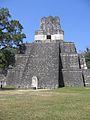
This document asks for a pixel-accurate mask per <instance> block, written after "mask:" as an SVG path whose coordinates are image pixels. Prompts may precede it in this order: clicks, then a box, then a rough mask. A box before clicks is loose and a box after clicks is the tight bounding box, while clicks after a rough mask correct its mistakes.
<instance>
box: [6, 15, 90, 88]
mask: <svg viewBox="0 0 90 120" xmlns="http://www.w3.org/2000/svg"><path fill="white" fill-rule="evenodd" d="M82 61H83V63H82ZM82 64H83V66H82ZM89 71H90V70H88V69H87V67H86V63H85V58H84V57H81V56H79V55H78V54H77V51H76V47H75V45H74V43H73V42H64V31H63V30H62V29H61V25H60V19H59V18H58V17H52V16H49V17H43V18H42V19H41V23H40V29H39V30H37V31H36V32H35V41H34V42H33V43H29V44H26V51H25V54H19V55H16V64H15V68H13V69H10V70H9V71H8V74H7V85H14V86H16V87H21V88H31V87H35V86H36V88H58V87H64V86H87V85H90V72H89ZM33 77H34V78H33Z"/></svg>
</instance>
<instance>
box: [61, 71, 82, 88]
mask: <svg viewBox="0 0 90 120" xmlns="http://www.w3.org/2000/svg"><path fill="white" fill-rule="evenodd" d="M62 73H63V80H64V85H65V86H72V87H73V86H84V84H83V77H82V71H81V70H64V69H63V70H62Z"/></svg>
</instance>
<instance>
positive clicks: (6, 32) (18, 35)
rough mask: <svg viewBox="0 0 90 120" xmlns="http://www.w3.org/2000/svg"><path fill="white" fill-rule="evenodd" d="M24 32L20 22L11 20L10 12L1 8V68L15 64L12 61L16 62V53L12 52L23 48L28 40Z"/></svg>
mask: <svg viewBox="0 0 90 120" xmlns="http://www.w3.org/2000/svg"><path fill="white" fill-rule="evenodd" d="M22 30H23V26H22V25H21V24H20V22H19V21H18V20H12V19H11V15H10V13H9V10H8V9H7V8H0V68H6V67H8V66H9V65H10V64H12V63H13V62H11V61H13V60H14V53H15V52H12V51H15V49H14V48H18V47H19V46H21V45H22V44H23V39H24V38H26V35H25V34H24V33H22ZM7 48H9V49H7ZM12 49H14V50H12ZM12 59H13V60H12Z"/></svg>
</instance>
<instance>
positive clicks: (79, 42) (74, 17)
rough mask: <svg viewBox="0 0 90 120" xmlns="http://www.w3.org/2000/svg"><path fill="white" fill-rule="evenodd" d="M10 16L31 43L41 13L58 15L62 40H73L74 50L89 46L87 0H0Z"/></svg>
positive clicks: (88, 1)
mask: <svg viewBox="0 0 90 120" xmlns="http://www.w3.org/2000/svg"><path fill="white" fill-rule="evenodd" d="M2 7H5V8H8V9H9V11H10V14H11V15H12V19H16V20H19V21H20V23H21V24H22V25H23V27H24V29H23V32H24V33H25V34H26V36H27V38H26V39H25V40H24V41H25V42H28V43H29V42H33V41H34V34H35V31H36V30H38V29H39V27H40V19H41V18H42V17H44V16H59V17H60V24H61V28H62V29H63V30H64V41H70V42H74V43H75V45H76V48H77V51H78V52H82V51H84V50H85V49H86V48H87V47H89V48H90V0H0V8H2Z"/></svg>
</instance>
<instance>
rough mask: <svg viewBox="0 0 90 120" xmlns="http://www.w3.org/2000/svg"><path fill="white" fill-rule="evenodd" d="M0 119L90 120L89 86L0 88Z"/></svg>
mask: <svg viewBox="0 0 90 120" xmlns="http://www.w3.org/2000/svg"><path fill="white" fill-rule="evenodd" d="M0 120H90V88H89V87H88V88H68V87H67V88H60V89H55V90H29V89H28V90H10V91H8V90H6V91H0Z"/></svg>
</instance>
